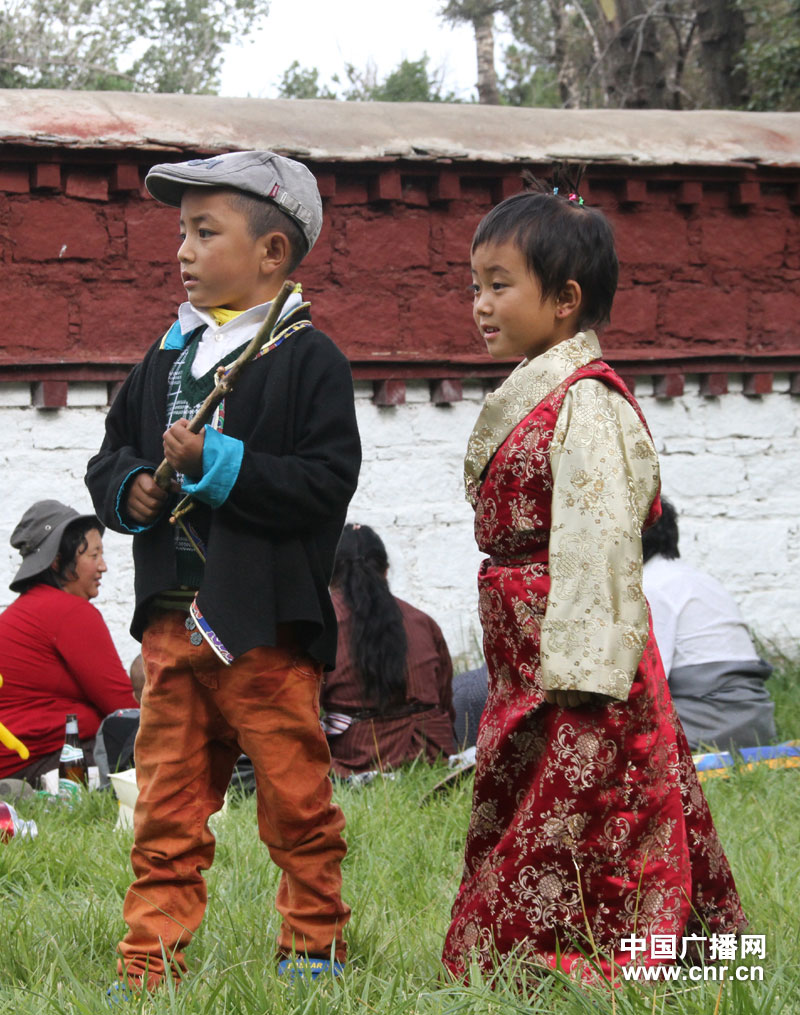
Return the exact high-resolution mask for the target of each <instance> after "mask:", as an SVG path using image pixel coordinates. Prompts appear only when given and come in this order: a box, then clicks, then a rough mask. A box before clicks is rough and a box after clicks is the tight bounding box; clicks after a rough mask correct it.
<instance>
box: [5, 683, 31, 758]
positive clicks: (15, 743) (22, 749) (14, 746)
mask: <svg viewBox="0 0 800 1015" xmlns="http://www.w3.org/2000/svg"><path fill="white" fill-rule="evenodd" d="M2 686H3V678H2V677H0V687H2ZM0 744H3V746H4V747H7V748H8V749H9V751H16V752H17V754H18V755H19V756H20V757H21V758H22V760H23V761H27V760H28V758H29V757H30V756H31V752H30V751H29V750H28V748H27V747H26V746H25V744H23V743H22V741H21V740H17V738H16V737H15V736H14V734H13V733H12V732H11V731H10V730H7V729H6V728H5V726H4V725H3V724H2V723H1V722H0Z"/></svg>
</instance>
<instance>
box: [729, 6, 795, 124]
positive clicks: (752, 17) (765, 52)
mask: <svg viewBox="0 0 800 1015" xmlns="http://www.w3.org/2000/svg"><path fill="white" fill-rule="evenodd" d="M741 8H742V11H743V14H744V17H745V22H746V26H747V28H746V34H745V44H744V48H743V51H742V54H741V60H742V63H743V65H744V66H745V67H746V69H747V74H748V79H749V82H750V101H749V108H750V109H761V110H766V109H783V110H798V109H800V0H741Z"/></svg>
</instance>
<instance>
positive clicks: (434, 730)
mask: <svg viewBox="0 0 800 1015" xmlns="http://www.w3.org/2000/svg"><path fill="white" fill-rule="evenodd" d="M388 569H389V560H388V558H387V556H386V548H385V547H384V545H383V542H382V541H381V539H380V537H379V536H377V535H376V533H375V532H374V531H373V530H372V529H371V528H369V526H367V525H346V526H345V528H344V532H343V533H342V538H341V541H340V543H339V548H338V550H337V551H336V561H335V564H334V569H333V578H332V579H331V598H332V599H333V606H334V609H335V610H336V617H337V620H338V622H339V646H338V649H337V662H336V669H335V670H332V671H331V672H330V673H327V674H326V675H325V682H324V684H323V687H322V695H321V703H322V707H323V709H324V712H325V718H324V720H323V725H324V726H325V731H326V733H327V735H328V744H329V746H330V749H331V758H332V760H331V768H332V770H333V772H334V773H335V774H336V775H339V776H343V777H345V776H349V775H353V774H355V773H357V772H367V771H373V770H376V769H385V768H390V767H392V766H396V765H399V764H402V763H403V762H404V761H411V760H413V759H414V758H416V757H417V756H418V755H419V754H423V755H424V756H425V758H426V759H427V760H428V761H435V760H436V758H437V757H439V756H440V755H448V754H452V753H453V751H454V750H455V744H454V739H453V719H454V715H455V713H454V711H453V693H452V680H453V666H452V663H451V661H450V653H449V652H448V650H447V645H446V643H445V640H444V637H443V635H442V632H441V631H440V630H439V628H438V626H437V624H436V623H435V622H434V621H433V620H432V619H431V618H430V617H429V616H428V615H427V614H425V613H423V612H422V611H421V610H418V609H416V608H415V607H413V606H410V605H409V604H408V603H405V602H403V600H402V599H396V598H395V597H394V596H393V595H392V593H391V591H390V590H389V585H388V582H387V580H386V574H387V571H388Z"/></svg>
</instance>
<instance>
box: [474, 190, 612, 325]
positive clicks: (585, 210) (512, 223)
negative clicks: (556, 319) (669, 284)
mask: <svg viewBox="0 0 800 1015" xmlns="http://www.w3.org/2000/svg"><path fill="white" fill-rule="evenodd" d="M508 241H511V242H513V243H515V244H516V245H517V247H518V248H519V249H520V250H521V251H522V253H523V255H524V256H525V259H526V261H527V263H528V268H529V270H530V271H531V273H532V274H533V275H535V276H536V278H537V279H538V281H539V285H540V286H541V289H542V299H555V298H556V297H557V296H558V295H559V293H560V292H561V291H562V289H563V288H564V286H565V284H566V283H567V281H568V280H569V279H574V280H575V281H576V282H577V283H578V285H579V286H580V287H581V293H582V297H583V298H582V301H581V310H580V317H579V318H578V322H577V323H578V328H579V329H580V330H581V331H583V330H585V329H586V328H593V327H600V326H601V325H603V324H607V323H608V321H609V319H610V316H611V304H612V303H613V301H614V293H615V292H616V291H617V279H618V276H619V262H618V261H617V252H616V250H615V249H614V234H613V233H612V231H611V226H610V225H609V223H608V221H607V219H606V217H605V215H603V213H602V212H600V211H597V210H596V209H595V208H589V207H587V206H586V205H579V204H578V203H577V202H575V201H570V200H569V199H568V198H567V197H566V196H562V195H561V194H547V193H531V192H530V191H524V192H523V193H522V194H515V195H514V196H513V197H509V198H506V200H505V201H503V202H501V203H500V204H498V205H497V206H496V207H495V208H493V209H492V210H491V211H490V212H489V214H488V215H487V216H486V217H485V218H484V219H483V221H482V222H481V223H480V225H479V226H478V228H477V230H476V231H475V236H474V237H473V239H472V250H473V251H475V250H477V248H478V247H480V246H482V245H483V244H485V243H507V242H508Z"/></svg>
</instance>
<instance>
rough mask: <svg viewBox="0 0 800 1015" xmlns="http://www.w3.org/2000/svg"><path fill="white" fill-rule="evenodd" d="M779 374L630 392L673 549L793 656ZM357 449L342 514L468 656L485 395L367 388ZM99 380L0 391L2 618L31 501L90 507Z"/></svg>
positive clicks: (798, 406)
mask: <svg viewBox="0 0 800 1015" xmlns="http://www.w3.org/2000/svg"><path fill="white" fill-rule="evenodd" d="M788 387H789V379H788V378H787V377H778V378H777V379H776V386H775V391H774V392H773V393H772V394H770V395H766V396H762V397H757V398H748V397H746V396H745V395H743V394H742V393H741V383H740V382H739V380H738V379H737V378H731V383H730V388H731V390H730V392H729V393H728V394H727V395H724V396H721V397H719V398H704V397H702V396H701V395H700V394H699V390H698V384H697V381H696V379H693V378H689V379H688V382H687V386H686V391H685V394H684V395H683V396H682V397H681V398H676V399H671V400H666V401H661V400H658V399H656V398H654V397H653V396H652V395H649V394H647V392H649V391H650V390H652V385H650V384H648V383H647V381H646V380H642V381H640V382H639V383H638V384H637V397H638V398H639V401H640V403H641V405H642V408H643V409H644V412H645V415H646V416H647V419H648V422H649V423H650V427H651V430H652V432H653V436H654V438H655V441H656V444H657V447H658V451H659V454H660V456H661V462H662V477H663V488H664V492H665V493H667V494H668V495H669V496H670V497H671V498H672V499H673V501H674V502H675V504H676V507H677V508H678V510H679V512H680V517H681V553H682V556H683V557H684V558H685V559H686V560H687V561H688V562H690V563H692V564H694V565H695V566H697V567H700V568H703V569H705V570H708V571H710V572H711V573H712V574H714V575H715V576H716V577H717V578H719V579H720V580H721V581H722V582H723V583H724V584H725V585H726V587H727V588H728V589H729V590H730V591H731V592H732V593H733V595H734V596H735V597H736V599H737V600H738V601H739V603H740V605H741V606H742V609H743V611H744V613H745V616H746V618H747V619H748V620H749V622H750V624H751V626H752V628H753V629H754V631H755V632H756V633H757V634H758V635H759V636H760V637H761V638H763V639H765V640H766V641H768V642H773V643H775V644H776V645H777V646H779V647H780V648H782V649H784V650H786V651H789V652H792V653H793V654H796V652H797V644H798V640H800V581H798V577H797V576H798V572H799V571H800V517H799V515H798V504H800V399H799V398H797V397H794V396H792V395H790V394H789V393H788ZM356 395H357V407H358V417H359V425H360V428H361V435H362V441H363V445H364V466H363V469H362V473H361V483H360V486H359V489H358V492H357V493H356V496H355V498H354V500H353V503H352V506H351V510H350V520H351V521H358V522H363V523H367V524H369V525H372V526H373V527H374V528H375V529H376V530H377V531H378V532H379V534H380V535H381V536H382V538H383V539H384V541H385V542H386V544H387V548H388V551H389V555H390V560H391V570H390V573H389V580H390V583H391V586H392V589H393V591H394V592H395V594H397V595H399V596H401V597H402V598H404V599H408V600H409V601H411V602H412V603H414V604H415V605H417V606H420V607H421V608H422V609H424V610H426V611H427V612H429V613H430V614H432V616H433V617H434V618H435V619H436V620H437V621H438V623H439V624H440V625H441V627H442V629H443V630H444V633H445V636H446V638H447V640H448V643H449V645H450V647H451V651H452V652H453V654H454V655H462V656H469V657H470V658H471V659H475V658H476V655H477V651H478V647H479V643H480V636H479V625H478V621H477V615H476V593H475V572H476V569H477V566H478V563H479V560H480V554H479V553H478V551H477V550H476V548H475V546H474V543H473V538H472V512H471V509H470V508H469V506H468V504H467V503H466V501H465V500H464V498H463V492H462V484H461V464H462V459H463V454H464V448H465V445H466V440H467V437H468V435H469V432H470V430H471V428H472V425H473V422H474V420H475V417H476V415H477V413H478V410H479V407H480V404H481V401H482V389H481V387H480V385H479V384H477V383H474V384H471V383H465V385H464V400H463V401H462V402H459V403H456V404H454V405H451V406H439V407H437V406H433V405H431V403H430V401H429V393H428V384H427V382H419V383H409V385H408V388H407V401H406V404H405V405H403V406H397V407H394V408H378V407H376V406H374V405H373V404H372V401H371V395H372V385H371V384H358V385H357V386H356ZM105 403H106V387H105V385H103V384H101V385H92V384H73V385H70V389H69V398H68V405H67V407H66V408H64V409H58V410H43V409H35V408H33V407H32V406H31V404H30V388H29V385H27V384H0V469H2V472H1V473H0V475H2V497H0V608H2V607H5V606H6V605H8V603H9V602H10V601H11V599H12V598H13V595H12V593H10V592H9V591H8V588H7V586H8V582H9V581H11V579H12V577H13V575H14V573H15V571H16V566H17V561H18V560H19V558H18V555H17V553H16V551H13V550H12V549H11V548H10V546H9V545H8V539H9V536H10V534H11V531H12V529H13V528H14V526H15V525H16V523H17V521H18V520H19V518H20V516H21V515H22V513H23V511H24V510H25V509H26V508H27V507H28V506H29V505H30V504H31V503H32V502H33V501H35V500H39V499H42V498H46V497H56V498H57V499H59V500H62V501H64V502H65V503H68V504H71V505H73V506H74V507H76V508H78V509H79V510H82V511H83V510H86V511H88V510H90V502H89V498H88V494H87V493H86V490H85V488H84V485H83V474H84V470H85V466H86V461H87V459H88V458H89V456H90V455H92V454H93V453H94V452H95V451H96V449H97V448H98V447H99V445H100V441H101V439H102V433H103V420H104V416H105V411H106V405H105ZM105 544H106V559H107V562H108V565H109V571H108V574H107V575H106V577H105V579H104V582H103V586H102V589H101V593H100V596H99V598H98V599H97V600H95V605H97V606H98V607H99V608H100V609H101V611H102V612H103V615H104V617H105V618H106V621H107V623H108V625H109V628H110V629H111V633H112V635H113V637H114V640H115V642H116V645H117V648H118V649H119V652H120V655H121V657H122V660H123V662H124V663H125V665H126V666H127V665H129V664H130V662H131V660H132V659H133V657H134V655H135V654H136V652H137V645H136V642H134V641H133V639H132V638H131V637H130V635H129V634H128V631H127V628H128V622H129V619H130V613H131V608H132V597H133V570H132V565H131V561H130V542H129V540H128V539H127V538H126V537H124V536H120V535H118V534H116V533H113V532H108V533H107V534H106V539H105Z"/></svg>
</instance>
